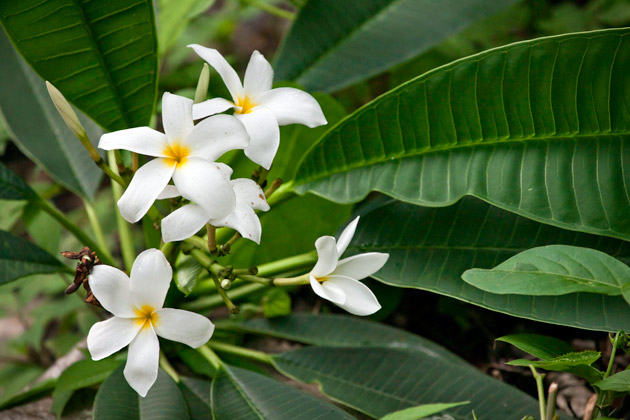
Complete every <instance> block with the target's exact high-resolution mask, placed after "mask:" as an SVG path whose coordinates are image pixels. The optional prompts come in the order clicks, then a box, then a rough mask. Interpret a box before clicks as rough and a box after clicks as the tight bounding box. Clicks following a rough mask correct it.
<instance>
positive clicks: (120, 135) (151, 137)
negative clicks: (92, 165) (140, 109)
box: [98, 127, 169, 157]
mask: <svg viewBox="0 0 630 420" xmlns="http://www.w3.org/2000/svg"><path fill="white" fill-rule="evenodd" d="M98 147H100V148H101V149H103V150H115V149H123V150H129V151H132V152H135V153H140V154H141V155H148V156H157V157H166V155H165V154H164V150H165V149H168V147H169V145H168V141H167V140H166V136H165V135H164V134H163V133H160V132H159V131H155V130H154V129H152V128H149V127H136V128H128V129H126V130H119V131H114V132H113V133H107V134H103V135H102V136H101V140H100V141H99V142H98Z"/></svg>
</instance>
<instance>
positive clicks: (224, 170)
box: [214, 162, 234, 181]
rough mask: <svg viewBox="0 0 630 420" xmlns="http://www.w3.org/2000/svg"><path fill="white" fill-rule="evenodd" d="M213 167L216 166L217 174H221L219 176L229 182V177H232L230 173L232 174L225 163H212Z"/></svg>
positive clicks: (231, 170)
mask: <svg viewBox="0 0 630 420" xmlns="http://www.w3.org/2000/svg"><path fill="white" fill-rule="evenodd" d="M214 166H216V168H217V169H218V170H219V172H221V175H223V178H225V179H226V180H228V181H229V180H230V177H231V176H232V172H234V170H233V169H232V168H230V167H229V166H228V165H226V164H225V163H221V162H214Z"/></svg>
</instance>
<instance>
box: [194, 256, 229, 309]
mask: <svg viewBox="0 0 630 420" xmlns="http://www.w3.org/2000/svg"><path fill="white" fill-rule="evenodd" d="M190 255H191V256H192V257H193V258H194V259H196V260H197V262H198V263H199V264H201V265H202V266H203V268H205V269H206V270H208V272H210V277H212V281H213V282H214V285H215V287H216V288H217V292H218V293H219V296H220V297H221V299H222V300H223V303H225V306H227V307H228V309H229V311H230V313H233V314H237V313H238V307H237V306H236V305H235V304H234V303H233V302H232V300H231V299H230V297H229V296H228V295H227V292H226V291H225V290H224V289H223V287H221V282H219V278H218V277H217V274H218V271H217V270H221V269H223V267H222V266H221V265H220V264H217V263H215V262H214V261H212V259H211V258H210V257H209V256H207V255H206V254H205V252H203V251H202V250H200V249H193V250H192V251H190Z"/></svg>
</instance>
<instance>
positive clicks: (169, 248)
mask: <svg viewBox="0 0 630 420" xmlns="http://www.w3.org/2000/svg"><path fill="white" fill-rule="evenodd" d="M173 248H175V242H167V243H165V244H162V246H161V247H160V251H162V254H164V256H165V257H166V258H167V259H168V258H169V257H170V256H171V252H173Z"/></svg>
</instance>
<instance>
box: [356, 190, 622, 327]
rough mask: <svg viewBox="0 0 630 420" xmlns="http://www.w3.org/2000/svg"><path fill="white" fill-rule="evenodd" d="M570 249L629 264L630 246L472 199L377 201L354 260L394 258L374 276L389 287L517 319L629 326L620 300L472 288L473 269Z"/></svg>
mask: <svg viewBox="0 0 630 420" xmlns="http://www.w3.org/2000/svg"><path fill="white" fill-rule="evenodd" d="M553 243H557V244H566V245H574V246H584V247H590V248H594V249H597V250H600V251H602V252H605V253H607V254H609V255H612V256H614V257H616V258H618V259H620V260H622V261H624V262H628V261H629V257H630V244H629V243H627V242H625V241H621V240H618V239H614V238H607V237H603V236H596V235H590V234H585V233H579V232H573V231H568V230H563V229H559V228H556V227H553V226H549V225H545V224H541V223H538V222H535V221H533V220H529V219H526V218H524V217H520V216H517V215H515V214H513V213H510V212H507V211H504V210H501V209H499V208H496V207H494V206H490V205H488V204H486V203H484V202H482V201H480V200H478V199H475V198H473V197H466V198H464V199H462V200H461V201H459V202H458V203H456V204H455V205H452V206H449V207H444V208H423V207H418V206H413V205H410V204H405V203H400V202H396V201H394V200H378V202H375V203H373V205H370V206H369V207H368V208H365V210H364V212H363V215H362V217H361V221H360V223H359V225H358V228H357V232H356V234H355V236H354V238H353V240H352V242H351V244H350V246H349V247H348V251H349V254H356V253H360V252H367V251H379V252H387V253H389V254H390V257H389V260H388V262H387V264H386V265H385V267H383V269H381V271H379V272H377V273H376V274H375V275H374V277H375V278H376V279H378V280H380V281H382V282H384V283H387V284H390V285H393V286H400V287H411V288H417V289H424V290H429V291H432V292H436V293H440V294H443V295H446V296H450V297H454V298H457V299H460V300H463V301H466V302H469V303H473V304H475V305H479V306H482V307H484V308H488V309H491V310H494V311H498V312H503V313H507V314H510V315H514V316H519V317H523V318H529V319H533V320H537V321H543V322H550V323H554V324H561V325H567V326H572V327H577V328H584V329H592V330H602V331H619V330H627V329H628V328H629V326H630V310H628V305H627V304H626V302H625V301H624V300H623V299H622V298H621V297H619V296H604V295H598V294H592V293H572V294H569V295H563V296H523V295H497V294H493V293H487V292H484V291H482V290H480V289H477V288H476V287H473V286H470V285H468V284H466V283H465V282H464V281H463V280H462V279H461V275H462V273H463V272H464V271H466V270H468V269H469V268H473V267H477V268H492V267H494V266H496V265H497V264H499V263H501V262H502V261H505V260H506V259H508V258H509V257H511V256H513V255H515V254H517V253H519V252H522V251H524V250H526V249H529V248H532V247H536V246H542V245H548V244H553Z"/></svg>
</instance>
